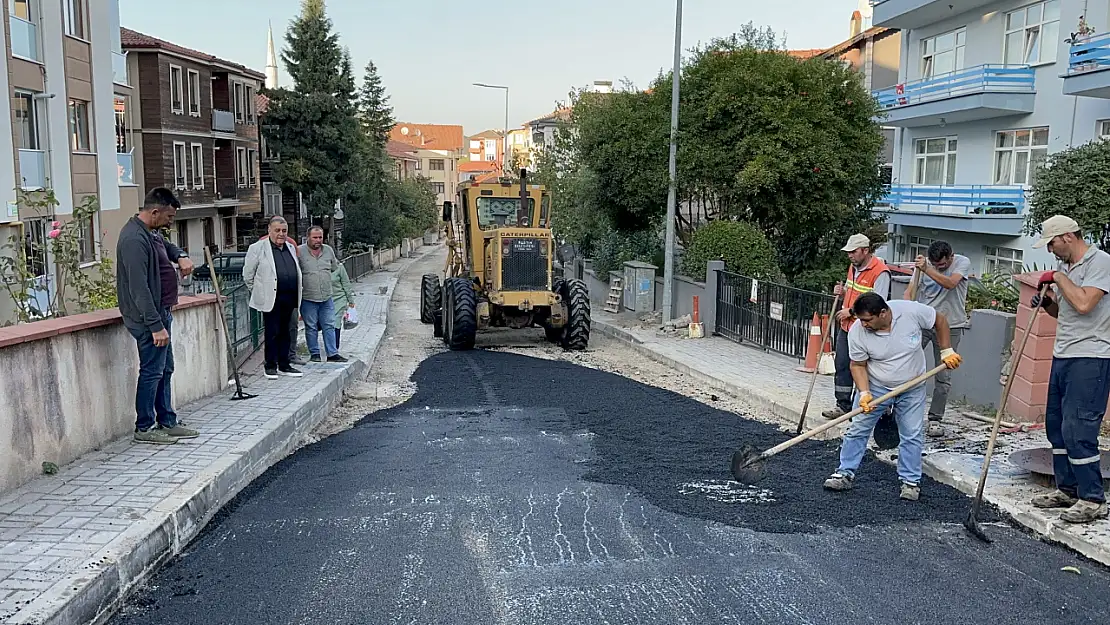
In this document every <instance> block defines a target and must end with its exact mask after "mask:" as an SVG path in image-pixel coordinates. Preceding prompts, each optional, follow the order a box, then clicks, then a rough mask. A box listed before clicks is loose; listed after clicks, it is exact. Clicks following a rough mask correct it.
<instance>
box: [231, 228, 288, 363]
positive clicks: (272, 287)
mask: <svg viewBox="0 0 1110 625" xmlns="http://www.w3.org/2000/svg"><path fill="white" fill-rule="evenodd" d="M288 233H289V224H288V223H286V221H285V219H284V218H283V217H281V216H280V215H274V216H273V217H271V218H270V227H269V235H268V236H267V237H266V238H265V239H262V240H261V241H257V242H256V243H254V244H253V245H251V246H250V247H249V248H247V258H246V260H245V261H244V264H243V281H244V282H246V283H247V290H249V291H250V294H251V299H250V307H251V308H253V309H255V310H257V311H260V312H261V313H262V319H263V321H264V325H265V326H266V348H265V353H266V377H267V378H269V379H271V380H274V379H277V377H278V374H279V373H280V374H281V375H287V376H290V377H294V378H299V377H301V375H302V374H301V372H300V371H297V370H296V369H294V368H293V366H292V365H291V364H290V363H289V347H290V346H289V324H290V319H291V318H292V315H293V314H294V313H295V311H296V310H297V309H298V308H300V305H301V284H302V281H301V266H300V264H299V262H298V260H297V251H296V247H295V246H294V245H293V243H292V242H291V241H289V240H288V239H287V236H286V235H287V234H288Z"/></svg>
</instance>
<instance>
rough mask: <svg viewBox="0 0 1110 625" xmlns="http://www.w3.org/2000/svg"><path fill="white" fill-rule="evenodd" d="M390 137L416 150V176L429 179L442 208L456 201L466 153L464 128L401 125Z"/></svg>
mask: <svg viewBox="0 0 1110 625" xmlns="http://www.w3.org/2000/svg"><path fill="white" fill-rule="evenodd" d="M389 138H390V139H391V140H393V141H397V142H399V143H404V144H407V145H409V146H411V147H412V148H415V151H416V156H417V162H416V174H417V175H418V176H423V177H424V178H427V179H428V180H429V182H430V183H431V185H432V190H433V191H434V192H435V194H436V203H437V204H438V205H440V206H443V203H444V202H445V201H453V200H454V198H455V191H456V190H457V189H458V184H459V178H458V170H457V168H458V160H459V159H460V158H461V157H462V156H463V154H464V151H463V147H464V139H463V128H462V126H456V125H451V124H447V125H445V124H409V123H399V124H396V125H395V126H394V127H393V129H392V130H391V131H390V136H389Z"/></svg>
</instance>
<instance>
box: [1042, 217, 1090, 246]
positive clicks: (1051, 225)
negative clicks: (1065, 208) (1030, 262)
mask: <svg viewBox="0 0 1110 625" xmlns="http://www.w3.org/2000/svg"><path fill="white" fill-rule="evenodd" d="M1069 232H1079V224H1077V223H1075V220H1074V219H1072V218H1071V217H1067V216H1065V215H1053V216H1052V217H1049V218H1048V219H1046V220H1044V223H1042V224H1041V238H1040V240H1038V241H1037V242H1036V243H1034V244H1033V247H1034V248H1042V247H1044V246H1046V245H1048V242H1049V241H1051V240H1052V239H1055V238H1056V237H1058V236H1060V235H1064V234H1067V233H1069Z"/></svg>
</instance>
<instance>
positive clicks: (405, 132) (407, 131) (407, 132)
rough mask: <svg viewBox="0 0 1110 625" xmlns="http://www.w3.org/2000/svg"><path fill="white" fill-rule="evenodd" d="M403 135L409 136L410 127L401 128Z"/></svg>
mask: <svg viewBox="0 0 1110 625" xmlns="http://www.w3.org/2000/svg"><path fill="white" fill-rule="evenodd" d="M401 134H403V135H405V136H408V134H409V127H408V126H402V127H401Z"/></svg>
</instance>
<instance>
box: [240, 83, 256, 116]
mask: <svg viewBox="0 0 1110 625" xmlns="http://www.w3.org/2000/svg"><path fill="white" fill-rule="evenodd" d="M243 89H244V93H245V94H246V95H245V97H244V100H245V101H244V102H243V108H244V109H246V113H247V123H248V124H253V123H254V88H252V87H243Z"/></svg>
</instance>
